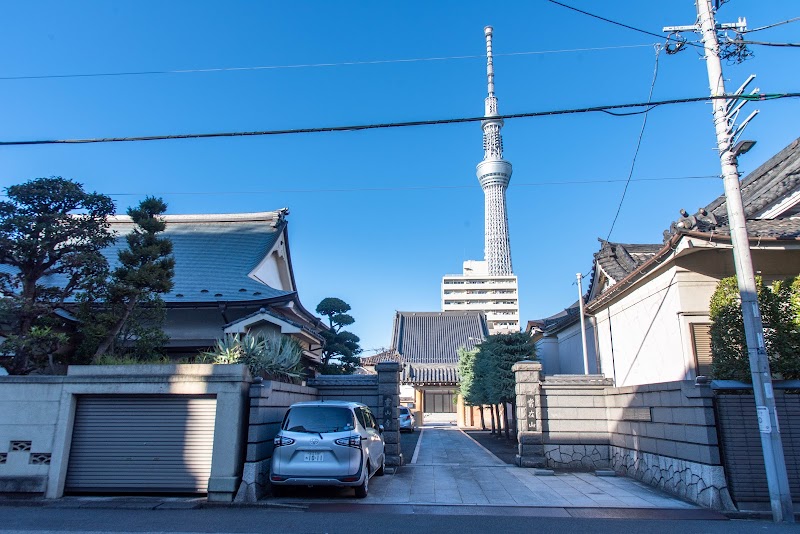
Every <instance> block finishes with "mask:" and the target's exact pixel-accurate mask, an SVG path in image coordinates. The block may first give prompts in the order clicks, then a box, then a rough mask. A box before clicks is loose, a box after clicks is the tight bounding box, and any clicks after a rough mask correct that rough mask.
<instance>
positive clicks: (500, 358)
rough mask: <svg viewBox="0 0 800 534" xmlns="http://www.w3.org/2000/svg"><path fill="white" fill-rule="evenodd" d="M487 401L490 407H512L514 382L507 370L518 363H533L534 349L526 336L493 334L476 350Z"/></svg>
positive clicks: (522, 334) (520, 334) (509, 370)
mask: <svg viewBox="0 0 800 534" xmlns="http://www.w3.org/2000/svg"><path fill="white" fill-rule="evenodd" d="M478 359H479V360H483V361H484V365H483V366H482V367H483V371H484V376H482V377H481V378H482V379H483V380H485V382H486V385H485V391H486V396H487V400H488V402H489V403H491V404H501V403H504V402H509V403H513V402H514V401H515V399H516V393H515V390H514V386H515V378H514V372H513V371H512V370H511V367H513V365H514V364H515V363H517V362H519V361H523V360H533V359H536V347H535V345H534V342H533V340H532V339H531V336H530V335H528V334H527V333H526V332H515V333H513V334H495V335H492V336H489V337H488V338H486V341H484V342H483V343H481V344H480V345H479V346H478Z"/></svg>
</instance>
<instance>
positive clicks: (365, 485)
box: [356, 464, 369, 499]
mask: <svg viewBox="0 0 800 534" xmlns="http://www.w3.org/2000/svg"><path fill="white" fill-rule="evenodd" d="M367 493H369V464H367V472H366V474H365V475H364V482H362V483H361V485H360V486H356V497H358V498H359V499H363V498H364V497H366V496H367Z"/></svg>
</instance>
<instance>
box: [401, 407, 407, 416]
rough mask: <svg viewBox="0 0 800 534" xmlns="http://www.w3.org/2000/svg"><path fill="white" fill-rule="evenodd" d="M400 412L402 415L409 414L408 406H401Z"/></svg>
mask: <svg viewBox="0 0 800 534" xmlns="http://www.w3.org/2000/svg"><path fill="white" fill-rule="evenodd" d="M400 414H401V415H408V408H406V407H404V406H401V407H400Z"/></svg>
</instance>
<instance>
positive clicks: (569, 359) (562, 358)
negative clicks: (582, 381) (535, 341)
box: [558, 320, 597, 375]
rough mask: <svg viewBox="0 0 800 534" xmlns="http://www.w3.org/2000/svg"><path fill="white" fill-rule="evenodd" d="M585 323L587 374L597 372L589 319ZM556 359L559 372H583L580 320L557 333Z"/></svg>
mask: <svg viewBox="0 0 800 534" xmlns="http://www.w3.org/2000/svg"><path fill="white" fill-rule="evenodd" d="M585 323H586V352H587V355H588V358H589V374H594V373H597V356H596V355H595V348H594V329H593V328H592V326H591V322H590V321H588V320H587V321H585ZM558 359H559V362H560V369H561V370H560V371H559V372H560V373H562V374H568V375H582V374H584V373H585V370H584V366H583V342H582V340H581V323H580V321H579V322H577V323H575V324H574V325H571V326H569V327H567V328H565V329H564V330H562V331H561V332H559V333H558Z"/></svg>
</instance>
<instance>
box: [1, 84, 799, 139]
mask: <svg viewBox="0 0 800 534" xmlns="http://www.w3.org/2000/svg"><path fill="white" fill-rule="evenodd" d="M797 97H800V93H797V92H793V93H771V94H758V95H722V96H700V97H692V98H676V99H671V100H661V101H657V102H639V103H630V104H612V105H605V106H592V107H586V108H573V109H558V110H549V111H533V112H528V113H510V114H506V115H496V116H493V117H492V119H504V120H508V119H522V118H530V117H549V116H558V115H572V114H578V113H592V112H607V111H608V110H613V109H626V108H639V107H649V108H651V109H652V108H655V107H658V106H666V105H672V104H687V103H691V102H705V101H708V100H716V99H720V98H723V99H726V100H729V99H733V100H778V99H783V98H797ZM648 111H649V110H648ZM486 119H487V117H483V116H480V117H461V118H452V119H431V120H419V121H407V122H387V123H377V124H356V125H348V126H323V127H315V128H293V129H286V130H256V131H250V132H215V133H193V134H172V135H147V136H134V137H101V138H86V139H41V140H27V141H0V146H22V145H64V144H67V145H69V144H89V143H121V142H133V141H164V140H168V139H209V138H215V137H254V136H265V135H291V134H308V133H325V132H356V131H361V130H380V129H387V128H407V127H409V126H433V125H440V124H460V123H468V122H480V121H484V120H486Z"/></svg>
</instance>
